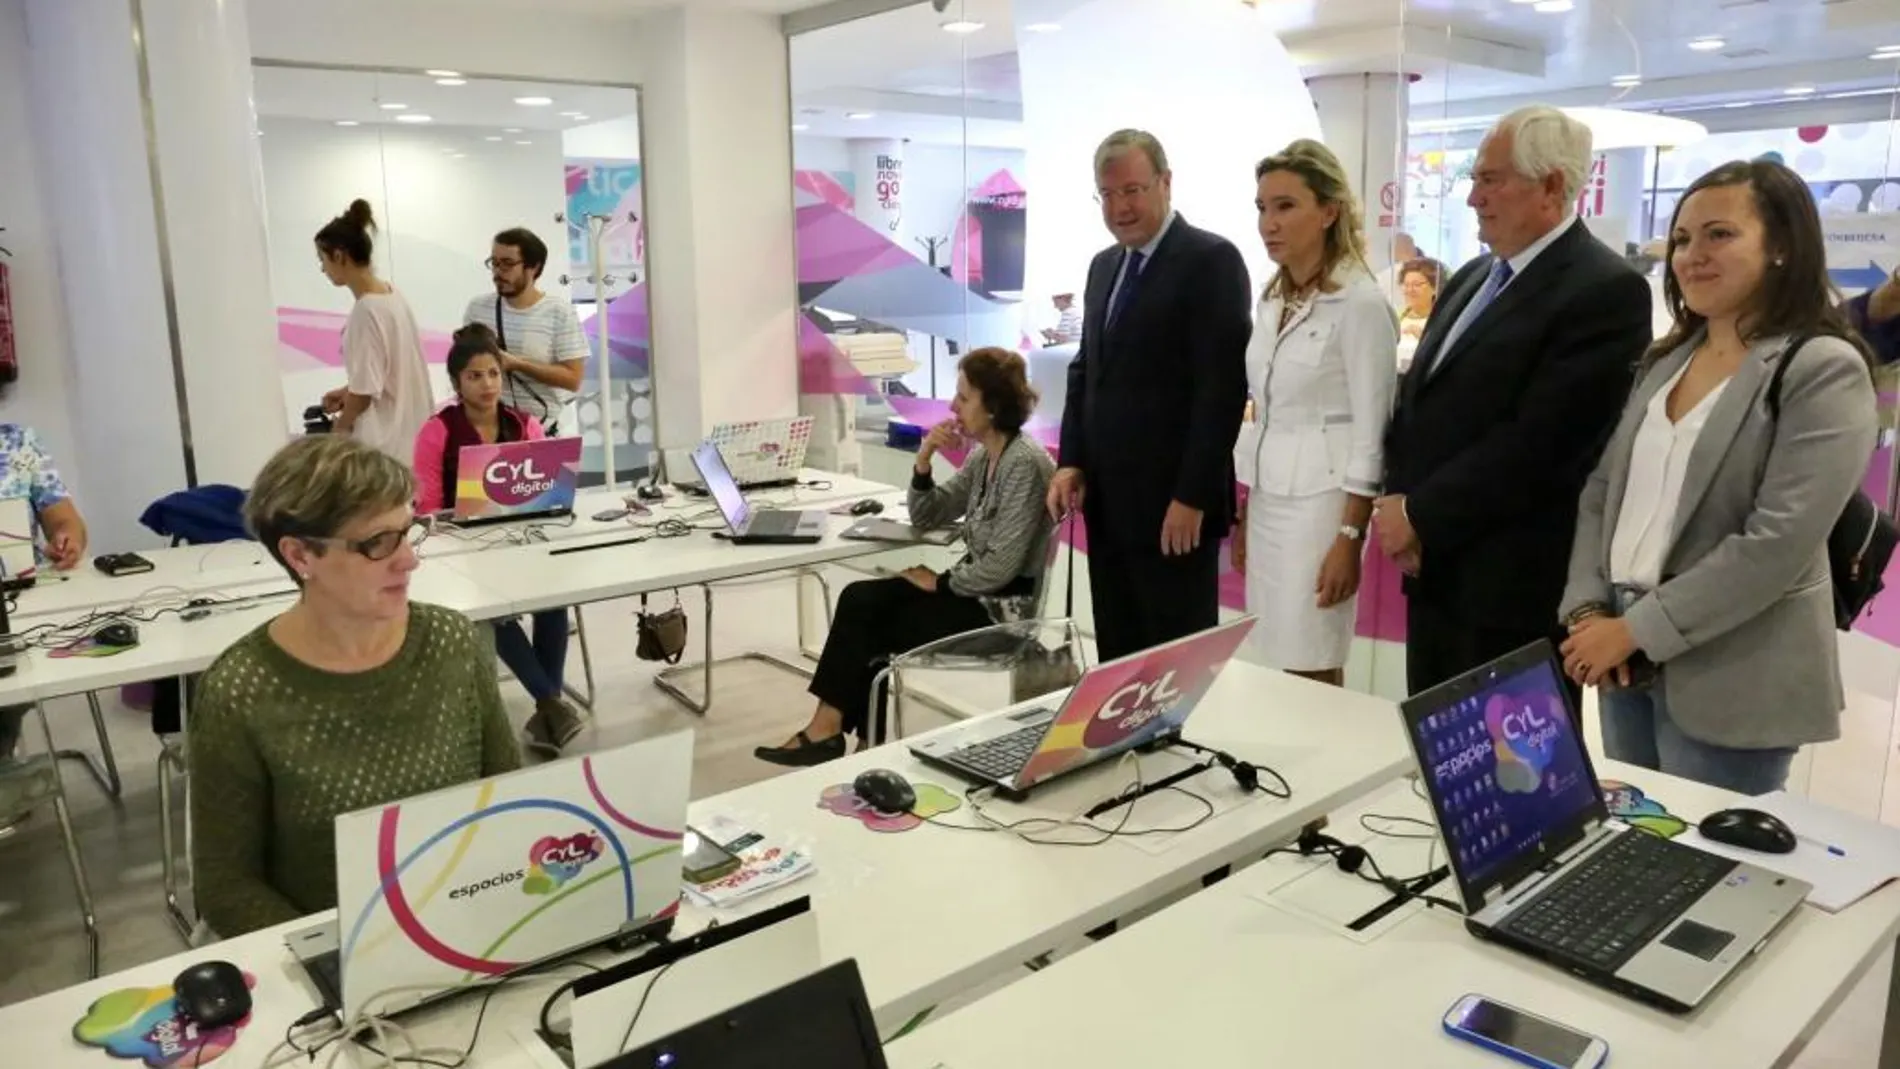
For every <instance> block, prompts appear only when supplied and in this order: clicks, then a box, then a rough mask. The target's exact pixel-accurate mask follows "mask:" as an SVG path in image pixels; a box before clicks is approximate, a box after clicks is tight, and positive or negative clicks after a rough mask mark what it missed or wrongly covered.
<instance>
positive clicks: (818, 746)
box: [752, 731, 845, 768]
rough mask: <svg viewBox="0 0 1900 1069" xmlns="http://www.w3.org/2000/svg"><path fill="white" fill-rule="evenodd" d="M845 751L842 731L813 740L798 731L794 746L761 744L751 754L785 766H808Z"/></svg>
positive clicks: (836, 756)
mask: <svg viewBox="0 0 1900 1069" xmlns="http://www.w3.org/2000/svg"><path fill="white" fill-rule="evenodd" d="M844 752H845V741H844V733H843V732H839V733H838V734H836V735H833V736H832V737H830V738H828V739H821V740H819V741H817V742H813V741H812V738H811V736H810V735H807V734H805V733H804V732H802V731H801V732H799V733H798V744H797V745H796V746H761V747H759V748H758V749H756V750H753V751H752V756H754V757H756V758H758V759H759V760H761V761H769V762H771V763H772V764H775V765H784V766H786V767H787V768H810V767H811V766H813V765H822V764H824V763H825V762H826V761H836V760H837V759H838V758H840V757H843V756H844Z"/></svg>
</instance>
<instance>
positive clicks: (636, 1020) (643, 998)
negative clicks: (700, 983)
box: [615, 958, 682, 1054]
mask: <svg viewBox="0 0 1900 1069" xmlns="http://www.w3.org/2000/svg"><path fill="white" fill-rule="evenodd" d="M681 960H682V959H680V958H674V959H673V960H672V961H669V962H667V963H666V964H665V965H662V966H660V971H659V972H656V973H654V974H653V979H651V980H648V981H647V989H646V990H645V991H642V992H640V1004H639V1005H638V1006H635V1007H634V1008H633V1020H631V1021H628V1022H627V1030H626V1031H625V1032H622V1033H620V1046H618V1047H616V1048H615V1053H617V1054H625V1053H626V1052H627V1044H628V1043H630V1042H632V1040H633V1030H634V1029H635V1028H637V1027H639V1025H640V1015H641V1014H643V1013H645V1012H646V1011H647V1000H648V999H650V998H652V997H653V989H654V988H656V987H658V986H660V981H661V980H662V979H663V978H665V976H666V974H667V973H668V972H671V971H672V969H673V966H675V965H677V964H679V963H680V961H681Z"/></svg>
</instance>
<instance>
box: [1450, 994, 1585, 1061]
mask: <svg viewBox="0 0 1900 1069" xmlns="http://www.w3.org/2000/svg"><path fill="white" fill-rule="evenodd" d="M1444 1025H1445V1032H1446V1034H1448V1035H1451V1036H1453V1037H1455V1038H1457V1039H1462V1040H1464V1041H1466V1042H1467V1043H1475V1044H1477V1045H1478V1046H1480V1047H1483V1048H1484V1049H1486V1050H1489V1051H1492V1052H1494V1053H1497V1054H1502V1055H1504V1056H1505V1057H1506V1058H1510V1059H1512V1060H1513V1061H1516V1062H1518V1063H1520V1064H1523V1065H1530V1066H1535V1067H1537V1069H1597V1066H1600V1065H1602V1064H1603V1063H1604V1061H1605V1060H1606V1059H1608V1058H1609V1056H1610V1045H1609V1044H1608V1043H1605V1042H1604V1041H1603V1040H1602V1039H1601V1038H1599V1037H1597V1036H1593V1035H1590V1034H1588V1033H1586V1032H1579V1031H1577V1030H1576V1029H1574V1028H1572V1027H1570V1026H1569V1025H1565V1024H1558V1023H1557V1022H1556V1021H1553V1020H1551V1019H1550V1018H1548V1017H1539V1016H1538V1015H1536V1014H1534V1013H1531V1012H1530V1011H1528V1010H1520V1009H1518V1008H1517V1007H1515V1006H1507V1005H1505V1004H1504V1003H1502V1002H1498V1001H1495V1000H1493V999H1488V998H1485V997H1484V996H1483V995H1466V996H1465V997H1464V998H1461V999H1459V1000H1458V1001H1457V1002H1455V1003H1453V1004H1452V1007H1451V1009H1449V1010H1447V1011H1446V1012H1445V1021H1444Z"/></svg>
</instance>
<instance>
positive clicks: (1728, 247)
mask: <svg viewBox="0 0 1900 1069" xmlns="http://www.w3.org/2000/svg"><path fill="white" fill-rule="evenodd" d="M1664 292H1665V294H1666V296H1667V299H1668V302H1669V307H1670V311H1671V313H1672V315H1673V316H1674V319H1675V329H1674V330H1673V331H1671V333H1670V334H1669V336H1668V337H1666V338H1664V339H1663V340H1662V341H1660V342H1658V343H1657V344H1656V345H1655V347H1654V348H1652V349H1651V350H1650V353H1649V355H1648V356H1647V357H1646V358H1645V360H1644V362H1643V365H1642V367H1641V368H1639V370H1638V373H1637V382H1636V388H1635V389H1634V391H1633V392H1632V393H1631V395H1630V399H1629V403H1628V405H1627V406H1626V407H1625V408H1624V411H1623V417H1622V420H1621V421H1620V422H1619V424H1618V425H1617V428H1616V431H1615V433H1614V434H1613V435H1612V436H1611V438H1610V442H1609V445H1608V447H1607V448H1606V449H1605V450H1604V454H1603V458H1602V460H1601V462H1600V463H1598V465H1597V468H1596V471H1595V473H1594V474H1593V475H1592V476H1591V478H1590V481H1589V483H1588V484H1587V485H1586V486H1585V487H1584V491H1583V497H1582V499H1581V504H1580V509H1579V516H1578V520H1577V537H1576V542H1575V544H1574V546H1573V547H1572V550H1571V558H1570V579H1569V584H1568V587H1567V588H1566V590H1565V593H1564V600H1563V608H1562V610H1561V611H1562V612H1563V614H1564V620H1565V622H1566V623H1567V624H1568V625H1569V629H1570V638H1569V640H1568V641H1566V642H1565V643H1564V645H1563V656H1564V670H1565V672H1566V673H1568V674H1569V675H1570V677H1571V678H1572V679H1575V680H1577V681H1578V682H1580V683H1583V684H1585V685H1589V686H1597V687H1600V688H1602V689H1601V691H1600V695H1601V697H1600V708H1601V710H1602V717H1603V748H1604V752H1605V753H1606V755H1608V756H1609V757H1611V758H1614V759H1616V760H1620V761H1626V762H1629V763H1631V764H1636V765H1641V766H1644V767H1647V768H1654V769H1659V770H1661V771H1663V772H1667V773H1670V774H1671V775H1678V776H1683V777H1686V778H1688V779H1693V780H1698V781H1700V782H1703V783H1709V784H1713V785H1715V786H1718V787H1723V788H1727V789H1729V790H1733V791H1738V792H1741V793H1743V794H1763V793H1767V792H1769V791H1773V790H1778V789H1780V788H1781V787H1782V785H1783V784H1784V783H1785V782H1786V780H1787V777H1788V768H1789V764H1790V763H1791V762H1792V761H1793V759H1794V754H1795V751H1796V749H1797V748H1798V747H1800V746H1802V745H1804V744H1806V743H1811V742H1821V741H1824V740H1827V739H1832V738H1835V737H1836V736H1838V735H1839V734H1840V710H1841V708H1842V706H1843V704H1844V702H1843V698H1842V693H1841V681H1840V666H1839V663H1838V660H1837V654H1836V647H1835V634H1834V597H1833V591H1832V588H1831V586H1830V583H1831V579H1830V577H1829V576H1830V573H1829V570H1828V558H1827V536H1828V532H1829V530H1830V529H1831V528H1832V527H1833V525H1834V521H1835V519H1836V518H1837V517H1839V516H1840V514H1841V510H1842V508H1843V507H1844V506H1845V505H1846V503H1847V500H1848V497H1849V496H1850V495H1851V494H1852V493H1853V491H1854V489H1855V487H1857V486H1858V485H1860V482H1861V479H1862V477H1863V476H1864V475H1865V474H1866V470H1867V463H1868V457H1869V455H1870V454H1871V452H1872V450H1873V447H1874V437H1875V422H1874V420H1875V417H1874V389H1873V381H1872V377H1871V376H1870V374H1869V372H1868V366H1867V363H1866V358H1865V356H1864V354H1863V352H1862V351H1861V350H1860V349H1859V348H1858V345H1857V343H1855V342H1853V341H1850V340H1849V339H1850V338H1852V337H1853V335H1852V332H1851V330H1850V328H1849V327H1848V325H1847V323H1846V322H1845V321H1843V320H1842V319H1841V317H1840V315H1839V313H1837V312H1836V311H1835V308H1834V303H1835V302H1834V300H1833V293H1832V289H1831V287H1830V285H1829V282H1828V277H1827V265H1826V260H1825V252H1824V249H1823V247H1822V237H1821V221H1820V217H1819V215H1818V214H1817V213H1816V210H1815V205H1814V200H1813V197H1812V196H1811V195H1810V194H1809V192H1808V188H1807V186H1806V185H1805V184H1804V183H1803V182H1802V181H1801V179H1800V177H1799V176H1797V175H1796V174H1795V173H1794V172H1793V171H1790V170H1789V169H1788V168H1786V167H1784V166H1782V165H1780V164H1778V163H1770V162H1765V161H1754V162H1746V163H1745V162H1739V161H1738V162H1734V163H1728V164H1724V165H1722V166H1721V167H1718V168H1716V169H1715V170H1713V171H1711V172H1709V173H1708V174H1706V175H1703V176H1702V177H1701V178H1699V179H1697V180H1696V182H1695V183H1694V184H1693V185H1691V186H1690V187H1689V189H1688V190H1687V191H1686V192H1685V194H1684V195H1683V198H1682V200H1681V201H1680V202H1678V204H1677V208H1676V216H1675V219H1674V220H1673V222H1672V223H1671V227H1670V236H1669V275H1668V278H1667V279H1666V281H1665V284H1664ZM1804 339H1805V340H1804ZM1797 343H1798V344H1799V346H1800V347H1799V349H1798V351H1795V352H1793V353H1792V354H1791V355H1789V357H1788V359H1789V363H1788V367H1787V372H1786V375H1785V377H1784V379H1783V381H1782V383H1781V387H1780V397H1779V401H1780V415H1779V418H1777V417H1776V416H1775V415H1774V414H1773V413H1772V412H1771V410H1770V407H1769V403H1768V394H1769V383H1770V380H1771V379H1772V378H1773V375H1774V369H1775V365H1776V363H1777V362H1778V361H1780V360H1781V359H1782V357H1783V354H1784V353H1786V352H1787V351H1788V350H1789V348H1790V346H1792V345H1794V344H1797Z"/></svg>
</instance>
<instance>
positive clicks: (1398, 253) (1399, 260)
mask: <svg viewBox="0 0 1900 1069" xmlns="http://www.w3.org/2000/svg"><path fill="white" fill-rule="evenodd" d="M1423 255H1424V254H1423V253H1421V252H1419V251H1418V242H1416V241H1413V240H1412V235H1410V234H1407V233H1406V232H1405V231H1403V230H1401V231H1399V232H1398V233H1396V234H1394V235H1392V262H1391V263H1390V264H1388V265H1386V267H1385V268H1384V269H1383V270H1381V271H1380V272H1379V273H1378V274H1377V275H1374V276H1373V279H1374V280H1375V281H1376V282H1377V283H1378V284H1379V292H1380V293H1381V294H1383V295H1384V296H1385V299H1386V300H1387V301H1390V302H1391V304H1392V307H1394V308H1403V307H1405V292H1404V288H1403V287H1404V284H1405V265H1406V264H1409V263H1411V262H1412V261H1413V260H1416V259H1418V258H1419V257H1420V256H1423Z"/></svg>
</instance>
